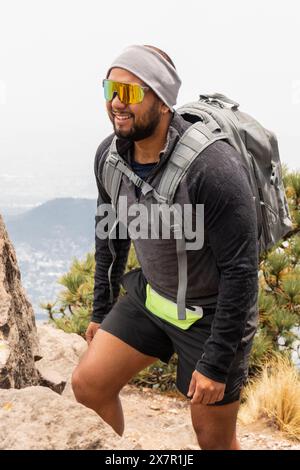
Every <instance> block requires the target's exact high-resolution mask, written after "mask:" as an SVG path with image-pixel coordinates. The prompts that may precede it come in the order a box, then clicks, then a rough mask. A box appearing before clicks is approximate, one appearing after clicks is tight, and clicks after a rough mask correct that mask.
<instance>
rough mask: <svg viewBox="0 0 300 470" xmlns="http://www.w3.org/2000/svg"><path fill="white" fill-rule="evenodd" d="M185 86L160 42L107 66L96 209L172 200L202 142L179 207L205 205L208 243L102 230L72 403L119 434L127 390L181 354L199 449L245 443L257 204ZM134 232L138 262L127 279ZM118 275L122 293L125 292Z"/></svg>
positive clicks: (182, 385) (182, 383) (180, 374)
mask: <svg viewBox="0 0 300 470" xmlns="http://www.w3.org/2000/svg"><path fill="white" fill-rule="evenodd" d="M180 85H181V81H180V78H179V76H178V73H177V71H176V69H175V66H174V64H173V62H172V61H171V59H170V58H169V57H168V55H167V54H166V53H164V52H163V51H161V50H160V49H158V48H156V47H153V46H139V45H135V46H130V47H128V48H126V49H125V50H124V51H123V52H122V53H121V54H120V55H119V57H117V58H116V60H115V61H114V62H113V63H112V65H111V67H110V68H109V70H108V73H107V76H106V78H105V80H104V81H103V87H104V94H105V99H106V107H107V113H108V116H109V118H110V120H111V122H112V124H113V128H114V133H113V134H112V135H110V136H109V137H107V138H106V139H105V140H104V141H103V142H102V143H101V144H100V146H99V148H98V150H97V153H96V158H95V175H96V181H97V186H98V191H99V197H98V208H100V209H101V207H103V206H105V207H110V206H112V207H113V208H114V210H115V211H116V213H117V215H118V217H119V219H121V217H122V218H124V211H125V209H124V208H123V209H121V208H120V198H126V201H127V205H128V207H127V209H126V210H127V211H128V212H127V213H126V215H127V216H128V217H129V219H130V207H131V206H132V205H133V204H136V203H137V202H138V203H139V204H142V205H145V206H147V207H149V204H150V205H151V204H152V205H153V206H154V207H158V205H159V204H160V203H161V202H166V201H165V199H166V198H165V199H164V198H162V197H161V196H160V193H161V190H162V189H163V188H164V187H165V185H164V184H162V175H163V174H164V175H165V178H166V180H168V178H169V180H168V181H169V186H170V187H172V181H175V180H176V175H177V174H178V172H179V171H180V170H179V169H178V168H180V166H181V164H182V161H181V158H186V155H187V156H189V155H192V153H193V152H194V153H195V149H196V152H197V149H198V148H199V149H200V147H201V146H202V148H201V152H200V151H199V152H200V153H199V155H198V156H197V155H194V157H195V158H194V159H193V161H192V163H190V164H189V165H187V169H186V171H185V172H184V174H182V175H181V176H180V182H179V184H178V188H177V189H176V191H175V194H174V204H176V205H177V207H184V205H190V206H191V207H192V208H193V209H192V212H193V216H194V218H195V214H196V210H195V207H196V206H197V205H199V207H200V206H201V205H202V206H203V211H204V226H203V229H204V238H203V243H202V244H201V246H200V248H199V247H198V248H197V249H193V248H192V247H191V248H190V249H184V248H182V246H183V247H184V246H185V245H181V242H180V241H178V239H177V238H176V235H175V231H176V230H174V231H173V232H172V230H171V235H170V237H161V236H159V237H157V236H156V237H148V238H147V237H140V238H139V237H133V236H131V235H130V230H129V228H128V233H129V235H128V237H121V236H120V232H121V228H120V226H119V228H118V232H117V231H116V232H115V233H116V236H115V237H114V239H110V240H109V239H108V238H107V237H106V238H105V237H100V236H96V254H95V259H96V272H95V287H94V309H93V315H92V320H91V323H90V324H89V326H88V329H87V332H86V338H87V341H88V343H89V347H88V350H87V352H86V353H85V355H84V356H83V358H82V360H81V362H80V364H79V365H78V366H77V368H76V369H75V371H74V373H73V377H72V385H73V390H74V393H75V396H76V399H77V400H78V401H79V402H81V403H82V404H84V405H86V406H87V407H89V408H92V409H93V410H95V411H96V412H97V413H98V414H99V415H100V416H101V417H102V418H103V419H104V420H105V421H106V422H107V423H109V424H110V425H111V426H112V427H113V429H114V430H115V431H116V432H117V433H118V434H120V435H122V433H123V431H124V418H123V412H122V406H121V402H120V399H119V393H120V391H121V389H122V388H123V387H124V386H125V385H126V384H127V383H128V381H129V380H130V379H131V378H132V377H133V376H134V375H136V374H137V373H138V372H139V371H141V370H142V369H144V368H146V367H147V366H149V365H150V364H152V363H154V362H155V361H157V360H158V359H160V360H161V361H163V362H166V363H167V362H168V361H169V359H170V358H171V356H172V355H173V353H174V352H176V353H177V355H178V365H177V382H176V383H177V387H178V389H179V391H180V392H181V393H182V394H183V395H185V396H186V397H187V398H188V399H190V408H191V418H192V425H193V428H194V430H195V432H196V435H197V439H198V442H199V446H200V447H201V448H202V449H239V443H238V441H237V437H236V420H237V413H238V409H239V400H240V393H241V389H242V386H243V384H244V383H245V380H246V378H247V373H248V361H249V355H250V350H251V346H252V341H253V337H254V334H255V331H256V326H257V314H258V311H257V290H258V277H257V269H258V233H257V230H258V229H257V216H256V209H255V202H254V199H253V195H252V192H251V188H250V184H249V180H248V175H247V170H246V168H245V167H244V164H243V161H242V159H241V157H240V155H239V153H238V152H237V151H236V150H235V149H234V148H233V147H232V146H231V145H229V143H228V142H226V139H224V138H221V137H222V136H217V137H216V139H215V140H213V141H212V142H211V143H210V144H208V143H207V144H205V145H203V142H202V140H203V139H204V137H205V135H206V131H205V129H204V130H203V133H204V134H203V136H204V137H203V136H202V134H201V133H199V132H198V133H197V132H196V130H197V129H194V128H193V133H192V132H189V129H192V127H191V126H192V125H193V124H192V123H191V122H188V121H186V120H185V119H184V118H183V117H182V116H181V115H179V114H178V113H177V112H176V111H175V110H174V106H175V104H176V100H177V95H178V90H179V88H180ZM198 129H200V131H201V132H202V130H201V129H202V128H201V127H199V128H198ZM202 137H203V139H202ZM203 141H205V139H204V140H203ZM180 145H181V147H180ZM183 147H184V149H183ZM186 147H188V149H187V148H186ZM182 149H183V150H182ZM189 152H190V154H189ZM175 154H176V155H175ZM174 155H175V156H176V158H174ZM176 159H177V160H176ZM171 160H172V162H173V161H174V164H172V165H173V166H172V168H171V164H170V162H171ZM176 161H177V163H178V166H176ZM171 170H172V171H173V172H174V173H173V174H172V176H171V177H170V173H169V172H170V171H171ZM164 171H165V173H164ZM176 171H177V173H176ZM118 175H119V179H118ZM117 181H118V185H117ZM116 187H117V191H116ZM116 194H117V196H116ZM122 207H124V206H122ZM131 215H132V213H131ZM101 220H103V214H101V213H100V214H99V213H98V215H97V217H96V222H97V224H99V222H101ZM117 220H118V219H117ZM119 225H120V224H119ZM172 227H173V229H174V227H175V229H176V227H177V228H178V224H177V225H176V224H175V225H173V226H172ZM96 233H97V230H96ZM130 237H131V238H132V239H133V243H134V246H135V251H136V253H137V257H138V260H139V263H140V266H141V269H137V270H134V271H132V272H129V273H127V274H126V275H125V276H123V274H124V270H125V265H126V260H127V256H128V250H129V247H130ZM112 255H114V256H112ZM184 260H185V261H184ZM112 261H113V263H112ZM122 276H123V278H122ZM121 278H122V283H123V285H124V287H125V290H126V294H125V295H124V296H122V297H120V298H118V294H119V287H120V282H121ZM111 294H113V295H111Z"/></svg>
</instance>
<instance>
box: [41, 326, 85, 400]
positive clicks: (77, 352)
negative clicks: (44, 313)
mask: <svg viewBox="0 0 300 470" xmlns="http://www.w3.org/2000/svg"><path fill="white" fill-rule="evenodd" d="M37 330H38V337H39V342H40V353H41V356H42V359H41V360H40V361H38V362H37V363H36V368H37V369H38V371H39V374H40V376H41V380H40V385H44V386H46V387H50V388H51V389H52V390H54V391H55V392H57V393H62V392H63V393H64V395H65V396H68V397H73V391H72V387H71V375H72V372H73V370H74V368H75V367H76V365H77V364H78V361H79V359H80V357H81V356H82V354H83V353H84V351H85V350H86V348H87V343H86V341H85V340H84V339H83V338H82V337H81V336H79V335H76V334H75V333H68V334H66V333H64V332H63V331H62V330H59V329H57V328H54V327H51V326H50V325H38V327H37Z"/></svg>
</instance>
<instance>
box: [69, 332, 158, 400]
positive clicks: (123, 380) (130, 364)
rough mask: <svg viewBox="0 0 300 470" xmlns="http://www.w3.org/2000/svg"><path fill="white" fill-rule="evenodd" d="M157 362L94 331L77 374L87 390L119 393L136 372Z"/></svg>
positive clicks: (111, 337) (103, 333) (105, 334)
mask: <svg viewBox="0 0 300 470" xmlns="http://www.w3.org/2000/svg"><path fill="white" fill-rule="evenodd" d="M155 361H157V358H156V357H152V356H147V355H146V354H143V353H141V352H139V351H137V350H136V349H134V348H133V347H132V346H130V345H128V344H127V343H125V342H124V341H122V340H120V339H119V338H117V337H116V336H113V335H112V334H110V333H108V332H107V331H104V330H101V328H100V329H99V330H98V331H97V333H96V335H95V336H94V338H93V340H92V342H91V343H90V345H89V347H88V349H87V351H86V352H85V354H84V355H83V357H82V359H81V361H80V363H79V365H78V366H77V369H76V371H75V372H76V373H79V374H80V376H81V378H82V379H83V380H84V382H85V383H86V385H87V386H92V387H93V388H94V387H95V388H98V387H99V388H101V389H103V388H108V389H109V390H110V391H111V392H117V393H118V392H119V391H120V390H121V389H122V387H124V385H126V384H127V383H128V381H129V380H130V379H131V378H132V377H133V376H134V375H135V374H137V373H138V372H139V371H141V370H142V369H144V368H145V367H147V366H149V365H150V364H152V363H153V362H155Z"/></svg>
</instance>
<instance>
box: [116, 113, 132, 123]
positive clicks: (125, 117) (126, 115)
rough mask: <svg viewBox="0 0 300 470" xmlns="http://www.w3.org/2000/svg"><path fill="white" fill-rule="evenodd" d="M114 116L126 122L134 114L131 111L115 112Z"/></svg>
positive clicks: (119, 120)
mask: <svg viewBox="0 0 300 470" xmlns="http://www.w3.org/2000/svg"><path fill="white" fill-rule="evenodd" d="M113 116H114V118H115V120H116V121H118V122H125V121H128V120H129V119H131V118H132V115H131V114H129V113H114V112H113Z"/></svg>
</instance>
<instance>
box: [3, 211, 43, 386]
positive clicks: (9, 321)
mask: <svg viewBox="0 0 300 470" xmlns="http://www.w3.org/2000/svg"><path fill="white" fill-rule="evenodd" d="M20 278H21V276H20V270H19V267H18V263H17V259H16V255H15V251H14V248H13V246H12V244H11V242H10V240H9V238H8V234H7V231H6V229H5V226H4V223H3V219H2V217H1V216H0V388H11V387H13V388H22V387H26V386H30V385H36V384H37V383H38V382H39V374H38V372H37V370H36V368H35V360H36V359H38V358H39V349H38V340H37V332H36V327H35V320H34V313H33V309H32V307H31V304H30V303H29V301H28V299H27V297H26V295H25V292H24V290H23V288H22V285H21V280H20Z"/></svg>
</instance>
